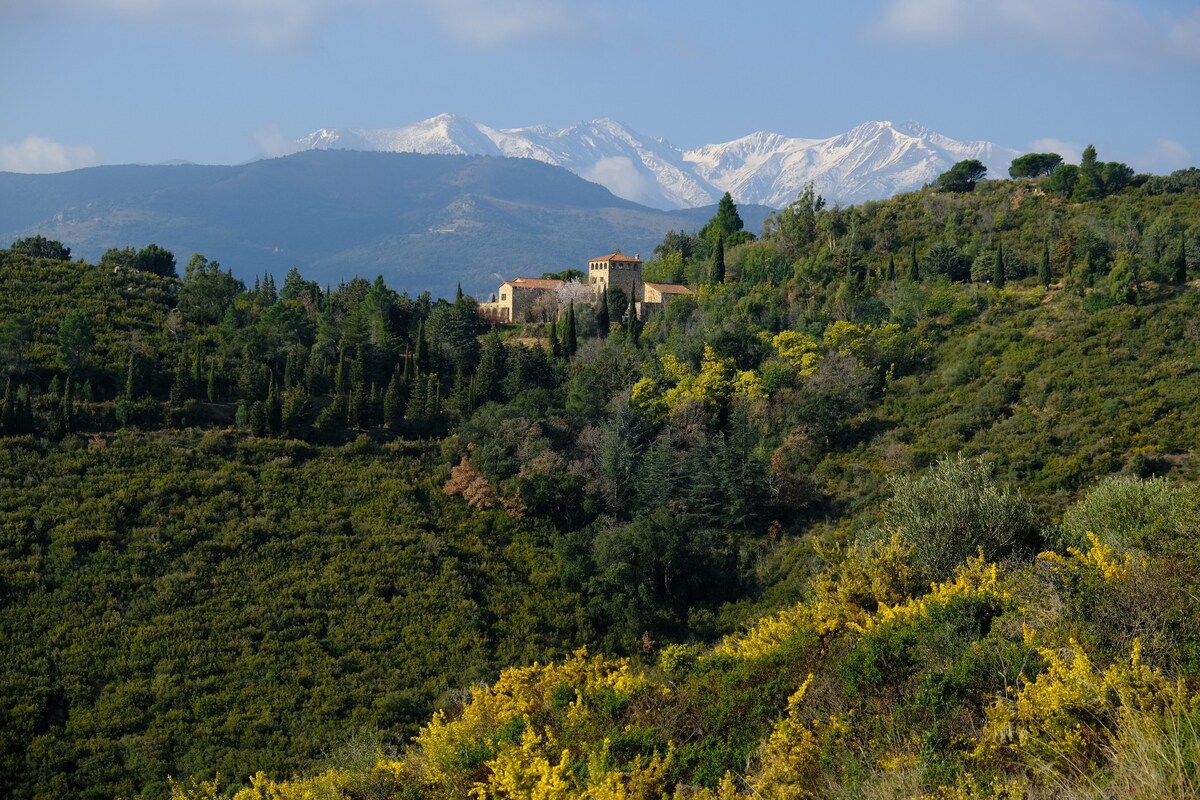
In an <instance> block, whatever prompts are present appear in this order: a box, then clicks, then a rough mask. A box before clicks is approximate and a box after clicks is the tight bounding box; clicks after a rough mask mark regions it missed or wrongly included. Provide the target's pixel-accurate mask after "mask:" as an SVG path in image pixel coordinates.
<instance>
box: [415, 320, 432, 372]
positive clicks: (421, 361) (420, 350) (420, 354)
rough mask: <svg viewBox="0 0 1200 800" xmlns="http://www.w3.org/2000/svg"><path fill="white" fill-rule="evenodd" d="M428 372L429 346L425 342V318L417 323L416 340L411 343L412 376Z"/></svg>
mask: <svg viewBox="0 0 1200 800" xmlns="http://www.w3.org/2000/svg"><path fill="white" fill-rule="evenodd" d="M428 372H429V346H428V345H427V344H425V320H424V319H422V320H421V321H420V322H419V323H417V340H416V342H414V343H413V376H414V377H416V376H419V375H425V374H426V373H428Z"/></svg>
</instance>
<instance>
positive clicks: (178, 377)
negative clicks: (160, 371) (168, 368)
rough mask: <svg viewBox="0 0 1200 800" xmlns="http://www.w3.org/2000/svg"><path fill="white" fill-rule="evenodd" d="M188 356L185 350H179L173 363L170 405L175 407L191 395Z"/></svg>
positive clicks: (178, 406) (181, 404)
mask: <svg viewBox="0 0 1200 800" xmlns="http://www.w3.org/2000/svg"><path fill="white" fill-rule="evenodd" d="M188 372H189V369H188V357H187V351H186V350H180V351H179V361H178V362H176V364H175V377H174V378H173V379H172V381H171V405H173V406H175V407H176V408H180V407H182V406H183V403H184V401H185V400H187V398H188V397H190V396H191V393H192V387H191V386H189V385H188V384H189V381H188Z"/></svg>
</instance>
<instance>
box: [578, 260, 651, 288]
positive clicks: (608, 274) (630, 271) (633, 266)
mask: <svg viewBox="0 0 1200 800" xmlns="http://www.w3.org/2000/svg"><path fill="white" fill-rule="evenodd" d="M587 282H588V286H591V287H592V288H593V289H594V290H595V292H596V294H597V296H599V294H600V292H604V291H608V289H609V288H617V289H620V290H621V291H623V292H624V293H625V296H626V297H632V298H635V299H640V298H638V290H639V288H640V287H641V285H642V259H641V258H639V257H638V256H634V257H633V258H630V257H629V256H623V255H621V254H620V253H609V254H608V255H606V256H600V257H599V258H593V259H591V260H590V261H588V281H587Z"/></svg>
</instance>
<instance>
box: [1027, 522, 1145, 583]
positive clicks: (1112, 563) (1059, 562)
mask: <svg viewBox="0 0 1200 800" xmlns="http://www.w3.org/2000/svg"><path fill="white" fill-rule="evenodd" d="M1086 536H1087V540H1088V543H1089V544H1090V545H1091V547H1089V548H1088V549H1087V550H1080V549H1079V548H1076V547H1068V548H1067V557H1066V558H1064V557H1063V556H1060V555H1059V554H1058V553H1040V554H1039V555H1038V558H1040V559H1042V560H1043V561H1046V562H1047V563H1049V564H1050V565H1051V567H1052V568H1053V569H1054V570H1055V572H1056V573H1058V574H1059V575H1060V576H1061V577H1072V576H1074V575H1075V574H1077V573H1078V572H1079V571H1081V570H1093V571H1095V572H1097V573H1099V575H1100V576H1101V577H1102V578H1103V579H1104V580H1105V582H1108V583H1112V582H1114V581H1119V580H1124V579H1125V578H1127V577H1129V572H1130V570H1131V569H1132V568H1134V567H1135V566H1137V565H1138V562H1139V559H1137V558H1136V557H1135V556H1134V555H1133V554H1132V553H1125V554H1124V555H1121V556H1119V555H1117V551H1116V550H1114V549H1113V548H1112V547H1110V546H1108V545H1107V544H1105V543H1104V542H1102V541H1100V537H1098V536H1096V534H1094V533H1092V532H1091V531H1088V532H1087V534H1086Z"/></svg>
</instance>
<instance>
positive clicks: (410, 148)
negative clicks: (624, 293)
mask: <svg viewBox="0 0 1200 800" xmlns="http://www.w3.org/2000/svg"><path fill="white" fill-rule="evenodd" d="M299 145H300V147H301V148H302V149H334V148H336V149H346V150H384V151H392V152H413V153H431V154H461V155H492V156H509V157H517V158H533V159H536V160H538V161H544V162H546V163H548V164H554V165H556V166H561V167H565V168H566V169H569V170H571V171H572V172H574V173H576V174H577V175H579V176H580V177H583V178H585V179H587V180H590V181H594V182H596V183H599V184H601V185H603V186H605V187H606V188H607V189H609V191H611V192H612V193H613V194H615V195H617V196H618V197H623V198H625V199H627V200H633V201H635V202H638V203H642V204H644V205H648V206H654V207H656V208H690V207H696V206H703V205H708V204H711V203H714V202H716V201H717V200H718V199H719V198H720V196H721V194H722V193H724V192H729V193H730V194H731V195H733V198H734V200H736V201H737V202H739V203H760V204H762V205H767V206H773V207H775V208H780V207H782V206H785V205H787V204H788V203H790V202H791V201H792V200H794V199H795V198H796V195H797V194H799V193H800V191H801V190H803V188H804V186H805V184H807V183H808V182H810V181H811V182H812V183H813V185H814V187H815V188H816V190H817V192H818V193H819V194H821V195H823V196H824V197H825V198H826V199H827V200H830V201H833V202H840V203H858V202H862V201H864V200H875V199H880V198H884V197H890V196H891V195H894V194H898V193H900V192H905V191H910V190H912V189H916V188H919V187H921V186H923V185H925V184H927V183H929V182H930V181H932V180H933V179H934V178H936V177H937V176H938V175H940V174H941V173H942V172H945V171H946V170H947V169H949V168H950V167H951V166H952V165H953V164H954V163H955V162H957V161H961V160H963V159H967V158H976V159H979V160H980V161H982V162H983V163H984V164H986V165H987V167H988V171H989V173H990V174H991V175H1004V174H1006V173H1007V167H1008V164H1009V162H1010V161H1011V160H1012V159H1013V158H1014V157H1016V156H1017V155H1019V153H1018V151H1015V150H1010V149H1008V148H1003V147H999V146H997V145H994V144H992V143H991V142H960V141H956V140H954V139H951V138H949V137H946V136H943V135H941V134H939V133H936V132H934V131H931V130H929V129H927V128H924V127H922V126H921V125H918V124H916V123H913V122H909V123H903V124H893V123H891V122H866V123H863V124H862V125H859V126H858V127H856V128H853V129H852V130H849V131H847V132H846V133H843V134H840V135H838V136H833V137H830V138H828V139H801V138H789V137H786V136H781V135H779V134H776V133H752V134H750V135H749V136H743V137H742V138H740V139H735V140H733V141H732V142H726V143H724V144H712V145H705V146H703V147H698V148H696V149H694V150H682V149H680V148H677V147H674V146H673V145H671V144H669V143H668V142H666V141H664V140H662V139H655V138H651V137H645V136H641V135H639V134H637V133H635V132H634V131H632V130H630V129H629V128H627V127H626V126H624V125H622V124H621V123H619V122H616V121H615V120H611V119H599V120H595V121H593V122H587V123H580V124H578V125H572V126H570V127H568V128H563V129H561V130H554V129H551V128H547V127H544V126H537V127H531V128H506V129H497V128H491V127H488V126H487V125H481V124H479V123H476V122H472V121H471V120H468V119H464V118H463V117H459V116H455V115H453V114H442V115H441V116H437V117H434V118H432V119H428V120H425V121H423V122H418V123H415V124H413V125H407V126H405V127H402V128H369V129H363V128H338V129H333V130H325V129H322V130H319V131H316V132H315V133H312V134H309V135H308V136H306V137H304V138H303V139H301V140H300V142H299Z"/></svg>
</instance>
